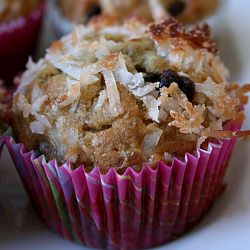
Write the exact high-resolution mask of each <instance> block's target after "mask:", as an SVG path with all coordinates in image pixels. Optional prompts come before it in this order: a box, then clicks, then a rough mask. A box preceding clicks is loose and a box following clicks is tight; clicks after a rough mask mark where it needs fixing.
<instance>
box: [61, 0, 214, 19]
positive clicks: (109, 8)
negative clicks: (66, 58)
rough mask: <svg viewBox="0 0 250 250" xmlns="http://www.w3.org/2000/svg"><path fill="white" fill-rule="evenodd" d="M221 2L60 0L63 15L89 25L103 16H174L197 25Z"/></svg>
mask: <svg viewBox="0 0 250 250" xmlns="http://www.w3.org/2000/svg"><path fill="white" fill-rule="evenodd" d="M218 2H219V0H126V1H123V0H115V1H113V0H112V1H111V0H59V6H60V10H61V12H62V14H63V15H64V16H66V17H67V18H68V19H69V20H71V21H73V22H77V23H87V22H88V21H89V20H90V18H91V17H93V16H96V15H99V14H101V13H105V14H109V15H112V16H115V17H117V18H118V19H123V18H126V17H131V16H137V17H139V18H142V19H144V20H147V21H153V20H161V19H163V18H167V17H169V16H173V17H175V18H177V19H179V20H180V21H182V22H196V21H198V20H200V19H202V18H204V17H206V16H208V15H209V14H211V13H212V12H213V11H214V10H215V9H216V7H217V6H218Z"/></svg>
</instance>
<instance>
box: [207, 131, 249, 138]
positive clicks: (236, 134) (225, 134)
mask: <svg viewBox="0 0 250 250" xmlns="http://www.w3.org/2000/svg"><path fill="white" fill-rule="evenodd" d="M246 136H250V130H245V131H216V130H210V131H209V132H208V134H207V137H214V138H217V139H230V138H240V137H246Z"/></svg>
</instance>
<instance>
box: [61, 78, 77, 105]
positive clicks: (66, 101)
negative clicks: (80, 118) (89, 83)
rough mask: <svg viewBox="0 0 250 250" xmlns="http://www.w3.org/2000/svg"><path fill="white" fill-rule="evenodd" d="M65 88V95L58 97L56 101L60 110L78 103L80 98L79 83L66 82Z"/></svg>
mask: <svg viewBox="0 0 250 250" xmlns="http://www.w3.org/2000/svg"><path fill="white" fill-rule="evenodd" d="M67 87H68V91H67V94H66V95H63V96H60V97H59V98H58V100H57V101H58V102H57V104H58V106H59V107H62V108H63V107H66V106H68V105H70V104H72V103H73V102H75V101H78V100H79V98H80V96H81V86H80V82H79V81H72V80H68V81H67Z"/></svg>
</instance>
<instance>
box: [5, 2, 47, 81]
mask: <svg viewBox="0 0 250 250" xmlns="http://www.w3.org/2000/svg"><path fill="white" fill-rule="evenodd" d="M43 13H44V1H43V0H1V1H0V78H2V79H4V80H5V81H6V82H7V83H11V82H12V80H13V77H14V76H15V75H16V74H17V73H19V72H20V71H22V70H23V69H24V66H25V64H26V62H27V59H28V56H29V55H30V54H31V53H32V52H33V51H34V48H35V46H36V42H37V39H38V35H39V31H40V27H41V23H42V17H43Z"/></svg>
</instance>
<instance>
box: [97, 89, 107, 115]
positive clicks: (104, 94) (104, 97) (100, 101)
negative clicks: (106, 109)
mask: <svg viewBox="0 0 250 250" xmlns="http://www.w3.org/2000/svg"><path fill="white" fill-rule="evenodd" d="M107 99H108V97H107V92H106V90H105V89H104V90H102V91H101V92H100V94H99V97H98V100H97V103H96V105H95V107H94V110H95V111H97V110H98V109H100V108H101V107H102V106H103V104H104V103H105V101H106V100H107Z"/></svg>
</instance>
